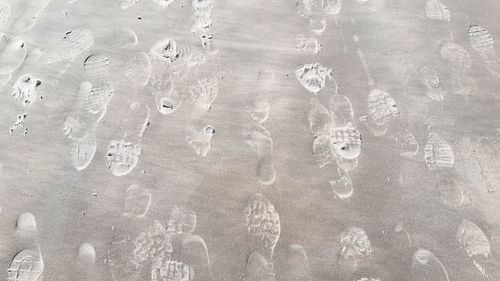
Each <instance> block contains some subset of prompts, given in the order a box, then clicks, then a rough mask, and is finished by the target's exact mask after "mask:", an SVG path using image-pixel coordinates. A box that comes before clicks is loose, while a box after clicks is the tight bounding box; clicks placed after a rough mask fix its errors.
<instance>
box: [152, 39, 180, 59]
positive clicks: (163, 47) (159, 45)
mask: <svg viewBox="0 0 500 281" xmlns="http://www.w3.org/2000/svg"><path fill="white" fill-rule="evenodd" d="M149 54H150V55H151V57H152V59H155V60H161V61H164V62H169V63H171V62H173V61H174V60H175V59H176V56H177V54H178V52H177V42H175V40H174V39H172V38H165V39H162V40H160V41H158V42H156V43H155V44H154V45H153V46H152V47H151V48H150V49H149Z"/></svg>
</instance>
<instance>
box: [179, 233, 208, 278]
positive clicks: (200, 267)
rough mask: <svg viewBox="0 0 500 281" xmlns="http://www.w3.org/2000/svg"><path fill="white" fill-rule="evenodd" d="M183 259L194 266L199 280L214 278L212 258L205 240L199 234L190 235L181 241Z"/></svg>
mask: <svg viewBox="0 0 500 281" xmlns="http://www.w3.org/2000/svg"><path fill="white" fill-rule="evenodd" d="M180 258H181V260H182V261H183V262H184V263H186V264H188V265H189V266H191V267H192V268H193V271H194V274H195V276H196V278H197V279H198V280H213V278H212V269H211V265H210V258H209V256H208V249H207V245H206V243H205V241H204V240H203V238H201V237H200V236H198V235H188V236H187V237H185V238H184V239H183V241H182V243H181V254H180Z"/></svg>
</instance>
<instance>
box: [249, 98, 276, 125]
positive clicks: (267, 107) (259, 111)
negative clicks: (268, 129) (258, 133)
mask: <svg viewBox="0 0 500 281" xmlns="http://www.w3.org/2000/svg"><path fill="white" fill-rule="evenodd" d="M249 111H250V117H251V118H252V120H253V121H254V122H256V123H257V124H262V123H264V122H265V121H266V120H267V119H268V118H269V113H270V112H271V104H269V102H268V101H267V100H255V101H254V103H253V105H252V107H251V108H250V110H249Z"/></svg>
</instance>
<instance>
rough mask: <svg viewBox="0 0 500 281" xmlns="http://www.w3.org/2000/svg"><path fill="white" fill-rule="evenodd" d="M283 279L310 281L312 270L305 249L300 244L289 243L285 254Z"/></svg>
mask: <svg viewBox="0 0 500 281" xmlns="http://www.w3.org/2000/svg"><path fill="white" fill-rule="evenodd" d="M284 280H287V281H311V280H312V272H311V265H310V264H309V258H308V257H307V253H306V250H305V249H304V247H302V246H301V245H297V244H291V245H290V246H289V247H288V251H287V256H286V271H285V276H284Z"/></svg>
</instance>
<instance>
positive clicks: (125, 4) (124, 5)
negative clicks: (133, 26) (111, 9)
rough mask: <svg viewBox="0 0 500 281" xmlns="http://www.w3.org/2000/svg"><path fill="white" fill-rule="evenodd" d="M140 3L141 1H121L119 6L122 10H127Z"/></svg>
mask: <svg viewBox="0 0 500 281" xmlns="http://www.w3.org/2000/svg"><path fill="white" fill-rule="evenodd" d="M138 2H139V0H119V2H118V5H119V6H120V8H122V9H124V10H125V9H128V8H130V7H132V6H134V5H135V4H137V3H138Z"/></svg>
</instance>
